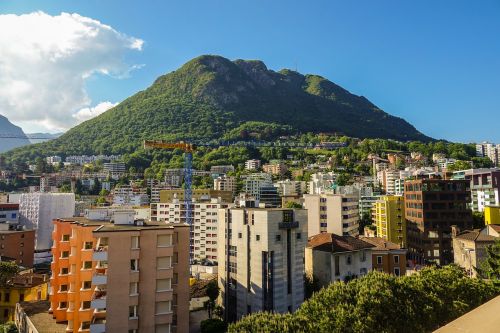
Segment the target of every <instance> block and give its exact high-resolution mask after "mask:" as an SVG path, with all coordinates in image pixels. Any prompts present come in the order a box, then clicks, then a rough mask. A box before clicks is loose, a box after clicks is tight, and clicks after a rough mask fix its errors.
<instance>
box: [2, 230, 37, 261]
mask: <svg viewBox="0 0 500 333" xmlns="http://www.w3.org/2000/svg"><path fill="white" fill-rule="evenodd" d="M34 253H35V230H23V229H22V228H19V230H17V229H16V228H11V229H10V230H9V229H7V230H0V260H1V258H2V257H4V256H5V257H8V258H10V259H13V260H14V261H15V262H16V264H17V265H19V266H22V267H33V259H34Z"/></svg>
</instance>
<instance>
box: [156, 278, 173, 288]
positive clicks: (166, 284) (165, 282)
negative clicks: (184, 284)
mask: <svg viewBox="0 0 500 333" xmlns="http://www.w3.org/2000/svg"><path fill="white" fill-rule="evenodd" d="M171 289H172V279H171V278H167V279H158V280H156V291H167V290H171Z"/></svg>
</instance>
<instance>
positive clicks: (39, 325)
mask: <svg viewBox="0 0 500 333" xmlns="http://www.w3.org/2000/svg"><path fill="white" fill-rule="evenodd" d="M20 306H21V307H22V309H23V310H24V312H25V313H26V315H27V316H28V317H29V319H30V320H31V322H32V323H33V325H34V326H35V327H36V329H37V331H38V332H39V333H66V324H62V323H56V321H55V319H54V318H52V315H51V314H49V312H48V311H49V308H50V302H49V301H35V302H22V303H21V305H20Z"/></svg>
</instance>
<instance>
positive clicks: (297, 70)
mask: <svg viewBox="0 0 500 333" xmlns="http://www.w3.org/2000/svg"><path fill="white" fill-rule="evenodd" d="M295 71H296V72H297V73H298V72H299V71H298V69H297V60H295Z"/></svg>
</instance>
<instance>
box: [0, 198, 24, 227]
mask: <svg viewBox="0 0 500 333" xmlns="http://www.w3.org/2000/svg"><path fill="white" fill-rule="evenodd" d="M6 199H7V198H6ZM5 201H7V200H5ZM2 223H7V224H18V223H19V204H14V203H7V202H5V203H0V224H2Z"/></svg>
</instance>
